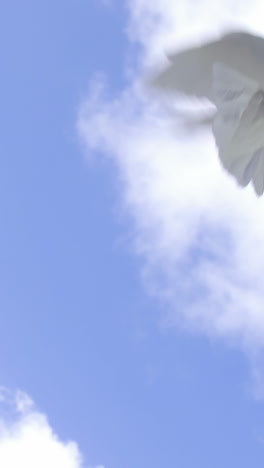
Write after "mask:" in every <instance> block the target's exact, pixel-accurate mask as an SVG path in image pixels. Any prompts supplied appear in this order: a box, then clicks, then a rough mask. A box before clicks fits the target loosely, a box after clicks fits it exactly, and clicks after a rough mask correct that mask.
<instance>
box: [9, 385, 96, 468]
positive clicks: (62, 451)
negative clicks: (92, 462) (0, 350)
mask: <svg viewBox="0 0 264 468" xmlns="http://www.w3.org/2000/svg"><path fill="white" fill-rule="evenodd" d="M0 466H2V467H4V468H21V467H22V466H23V467H27V468H36V467H37V468H47V467H50V468H84V464H83V460H82V456H81V454H80V451H79V449H78V446H77V444H76V443H75V442H71V441H70V442H62V441H61V440H60V439H59V438H58V436H57V435H56V434H55V433H54V431H53V430H52V428H51V426H50V425H49V422H48V420H47V417H46V416H45V415H44V414H43V413H41V412H39V411H38V410H37V409H36V408H35V406H34V404H33V402H32V400H31V399H30V398H29V397H28V396H27V395H26V394H24V393H22V392H20V391H17V392H15V393H11V392H9V391H8V390H6V389H1V392H0ZM86 466H87V465H86ZM94 468H103V466H97V467H94Z"/></svg>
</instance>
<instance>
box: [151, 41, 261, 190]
mask: <svg viewBox="0 0 264 468" xmlns="http://www.w3.org/2000/svg"><path fill="white" fill-rule="evenodd" d="M168 59H169V62H170V63H169V65H168V67H167V68H166V69H165V70H163V71H162V72H161V73H160V74H159V75H158V76H157V77H155V78H154V80H153V81H152V84H153V85H154V86H155V87H158V88H160V89H164V90H166V91H167V92H177V93H178V94H183V95H185V96H189V97H192V98H194V97H196V98H200V99H202V98H206V99H208V100H209V101H211V102H212V103H213V104H214V105H215V107H216V114H215V116H214V118H213V122H212V130H213V134H214V137H215V141H216V145H217V147H218V152H219V157H220V160H221V162H222V164H223V166H224V168H225V169H226V170H228V172H229V173H231V174H232V175H233V176H234V177H235V178H236V180H237V182H238V183H239V184H240V185H242V186H246V185H248V184H249V183H250V181H251V180H252V182H253V185H254V188H255V191H256V193H257V195H259V196H260V195H262V194H263V193H264V39H262V38H260V37H257V36H254V35H251V34H248V33H244V32H233V33H229V34H226V35H225V36H223V37H222V38H220V39H219V40H217V41H212V42H208V43H206V44H202V45H201V46H199V47H194V48H192V49H188V50H183V51H180V52H178V53H175V54H170V55H169V56H168Z"/></svg>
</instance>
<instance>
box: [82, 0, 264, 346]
mask: <svg viewBox="0 0 264 468" xmlns="http://www.w3.org/2000/svg"><path fill="white" fill-rule="evenodd" d="M196 3H197V5H196V4H194V2H193V1H192V0H189V1H182V2H181V3H178V5H177V7H175V2H174V1H172V0H166V1H165V0H159V1H156V2H155V4H154V3H152V4H151V3H150V2H149V1H148V0H130V1H129V11H130V18H129V24H128V28H127V31H128V36H129V38H130V40H131V41H132V42H135V41H136V42H139V43H140V45H141V51H140V53H139V55H138V61H137V63H138V64H139V69H140V70H142V67H143V65H145V66H147V67H150V66H152V65H154V64H155V63H156V62H157V60H161V58H162V54H163V53H164V50H168V49H169V48H171V47H173V46H175V45H176V46H177V45H180V44H182V43H188V42H191V40H193V38H194V37H200V38H202V37H203V38H204V37H207V36H210V35H211V36H212V35H213V34H215V35H217V34H218V33H219V32H220V31H221V30H223V29H230V28H231V27H237V28H238V27H239V26H240V27H241V25H242V26H243V27H244V26H248V27H249V28H251V29H252V30H254V31H256V32H259V31H260V30H261V26H262V25H261V24H260V18H263V14H264V7H263V4H262V2H261V1H253V2H251V3H250V4H249V3H248V2H247V1H245V2H241V1H239V2H236V1H234V2H230V0H226V1H222V2H221V4H219V7H217V6H215V4H214V5H213V4H212V2H211V1H210V2H209V1H208V0H202V1H199V2H196ZM234 10H235V11H236V18H237V19H236V24H234V21H233V20H232V18H233V11H234ZM208 25H209V26H208ZM137 73H138V68H137V70H135V73H134V74H133V73H132V74H131V76H133V77H134V78H133V79H132V80H131V83H130V85H129V86H128V87H127V88H126V89H124V90H123V91H122V92H121V93H120V95H119V96H117V97H116V98H114V99H113V98H112V97H111V96H110V95H109V93H108V90H107V86H105V83H104V81H103V80H102V79H98V80H95V83H94V84H93V85H92V86H91V90H90V93H89V96H88V98H87V101H86V102H84V103H83V104H82V106H81V110H80V115H79V121H78V130H79V132H80V135H81V138H82V139H83V141H85V143H86V147H87V149H88V150H89V151H99V152H103V153H104V154H105V155H106V156H107V157H110V158H112V160H113V162H114V164H115V165H116V167H117V170H118V176H119V179H120V182H121V187H122V188H121V190H122V200H123V205H124V208H125V210H126V212H127V213H128V214H129V216H130V217H131V219H132V220H133V226H134V238H135V250H136V252H137V254H138V255H140V256H141V258H142V259H143V260H144V266H143V271H142V276H143V279H144V281H145V284H146V287H147V288H148V291H149V293H150V294H152V295H153V296H154V297H156V298H158V299H159V300H161V301H162V304H163V310H164V311H165V312H164V315H163V319H162V320H163V324H165V325H167V326H184V327H188V328H191V329H193V330H196V331H197V330H198V331H199V332H202V333H205V334H207V335H209V336H218V337H222V338H225V339H227V340H229V341H230V342H232V343H234V342H235V343H237V344H238V345H239V346H242V347H244V348H246V349H247V350H250V352H253V350H254V352H255V351H256V349H260V348H261V347H262V344H263V342H264V309H263V304H264V288H263V277H264V262H263V260H262V259H263V255H264V242H263V240H264V209H263V203H264V202H263V198H261V199H257V198H256V196H255V194H254V193H253V190H252V188H251V187H248V188H247V189H244V190H243V189H240V188H239V187H237V186H236V183H235V181H234V180H233V179H232V178H230V177H229V176H228V175H227V174H226V173H225V172H224V171H223V170H222V168H221V166H220V163H219V162H218V158H217V153H216V149H215V145H214V141H213V138H212V136H211V134H210V133H207V131H206V130H205V131H204V133H202V134H196V133H195V132H194V130H192V131H190V129H189V132H187V131H186V129H184V128H182V127H181V126H180V125H179V123H178V122H177V119H176V118H175V119H173V118H172V115H173V112H174V110H173V105H172V104H171V103H170V104H168V103H165V101H164V102H163V103H160V102H158V101H157V100H155V99H154V97H153V98H152V97H150V96H147V94H146V90H144V89H142V87H141V86H140V84H139V80H138V75H137ZM164 104H166V106H167V109H165V105H164ZM168 106H169V107H170V113H169V112H168ZM164 304H165V305H166V306H164Z"/></svg>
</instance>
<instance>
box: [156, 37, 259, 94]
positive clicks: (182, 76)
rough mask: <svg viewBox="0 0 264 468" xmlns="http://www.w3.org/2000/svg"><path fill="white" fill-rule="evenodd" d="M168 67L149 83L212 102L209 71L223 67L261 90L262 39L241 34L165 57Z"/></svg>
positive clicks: (211, 77) (210, 73) (211, 78)
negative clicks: (217, 64)
mask: <svg viewBox="0 0 264 468" xmlns="http://www.w3.org/2000/svg"><path fill="white" fill-rule="evenodd" d="M168 58H169V60H170V64H169V65H168V67H167V68H166V69H165V70H164V71H162V72H161V73H160V74H159V75H158V76H156V77H154V79H153V80H152V85H153V86H155V87H158V88H161V89H165V90H167V91H170V90H171V91H174V92H175V91H176V92H178V93H181V94H186V95H189V96H197V97H200V98H201V97H206V98H208V99H210V100H211V99H212V80H213V76H212V71H213V65H214V64H215V63H223V64H225V65H226V66H228V67H230V68H232V69H233V70H236V71H237V72H238V73H240V74H241V75H243V76H246V77H248V78H249V79H251V80H253V81H255V82H256V83H259V84H260V86H263V89H264V39H262V38H260V37H257V36H254V35H251V34H248V33H243V32H233V33H230V34H226V35H225V36H223V37H222V38H221V39H220V40H217V41H212V42H209V43H206V44H203V45H201V46H199V47H194V48H192V49H187V50H183V51H180V52H177V53H176V54H172V55H169V56H168Z"/></svg>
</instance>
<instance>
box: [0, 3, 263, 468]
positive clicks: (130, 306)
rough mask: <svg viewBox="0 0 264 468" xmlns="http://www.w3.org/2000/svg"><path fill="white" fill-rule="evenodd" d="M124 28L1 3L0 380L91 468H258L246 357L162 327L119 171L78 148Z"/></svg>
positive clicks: (84, 14) (37, 6)
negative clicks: (135, 245)
mask: <svg viewBox="0 0 264 468" xmlns="http://www.w3.org/2000/svg"><path fill="white" fill-rule="evenodd" d="M125 26H126V11H125V10H124V9H123V6H122V3H121V2H120V4H119V5H118V3H117V2H115V3H114V5H113V7H112V8H104V7H102V6H100V2H98V1H96V0H63V1H62V0H57V1H53V2H51V1H46V2H44V1H42V2H41V1H40V2H36V1H33V0H25V1H23V2H22V1H21V2H18V1H17V2H14V1H12V0H10V1H9V2H5V3H4V4H3V5H2V7H1V15H0V49H1V53H0V56H1V88H0V89H1V113H0V115H1V130H2V131H1V139H0V148H1V158H0V193H1V196H0V245H1V249H0V288H1V294H0V311H1V322H0V323H1V326H0V377H1V378H0V381H1V384H3V385H6V386H7V387H11V388H21V389H22V390H25V391H26V392H27V393H29V395H31V396H32V398H33V399H34V400H35V401H36V403H37V405H38V406H39V407H40V409H41V410H43V411H44V412H45V413H46V414H47V415H48V417H49V420H50V422H51V425H52V426H53V427H54V429H55V430H56V432H57V433H58V434H59V435H60V437H62V438H66V439H68V438H70V439H74V440H76V441H78V443H79V446H80V449H81V450H82V452H83V453H84V455H85V456H86V458H87V461H88V462H89V464H91V465H93V464H94V465H95V464H97V463H98V462H100V463H102V464H104V466H105V467H106V468H148V467H151V468H160V467H164V466H173V467H174V466H175V467H179V468H192V467H203V468H211V467H212V466H213V467H214V468H223V467H225V468H229V467H230V468H231V467H240V468H243V467H245V468H246V467H247V468H248V467H249V466H254V467H255V468H260V467H261V468H262V467H263V451H264V446H263V443H260V441H259V438H261V437H262V436H264V424H263V416H264V412H263V405H262V404H260V403H256V402H255V401H253V400H252V398H251V396H250V395H249V393H248V392H247V387H246V382H247V379H248V369H247V363H246V362H245V360H244V357H243V356H242V355H240V354H239V353H236V352H234V351H232V350H228V349H225V348H224V347H223V346H222V345H219V344H217V343H209V342H208V341H206V340H205V339H202V338H197V337H194V336H191V335H184V334H183V333H182V332H181V333H177V332H175V331H170V332H168V331H167V332H164V331H163V332H162V331H161V330H160V329H159V327H158V320H157V316H158V308H157V306H156V305H155V304H154V302H153V301H151V300H150V299H148V298H147V297H146V295H145V293H144V291H143V289H142V287H141V283H140V278H139V265H138V264H137V260H136V259H134V258H133V257H132V256H131V255H130V254H129V251H128V247H129V246H127V245H126V238H127V235H128V233H129V228H130V226H129V221H127V220H125V219H123V218H122V216H119V215H118V203H119V199H118V197H119V192H118V184H117V179H116V174H115V170H114V168H113V167H111V165H110V163H108V162H106V161H103V160H102V159H100V157H97V155H93V159H92V162H91V163H90V164H87V163H86V162H85V158H84V155H83V153H82V150H81V147H80V144H79V141H78V137H77V134H76V119H77V112H78V107H79V104H80V102H81V100H82V99H83V97H85V95H86V92H87V89H88V84H89V80H90V79H91V77H92V75H93V73H94V72H96V71H104V72H106V73H107V74H108V77H109V80H110V85H111V89H112V91H113V92H115V91H116V90H119V89H120V88H121V87H122V86H123V80H124V76H123V64H124V60H125V56H126V55H125V54H126V52H127V47H128V45H127V43H126V36H125V32H124V29H125ZM99 37H100V39H98V38H99ZM120 238H121V242H120Z"/></svg>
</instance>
